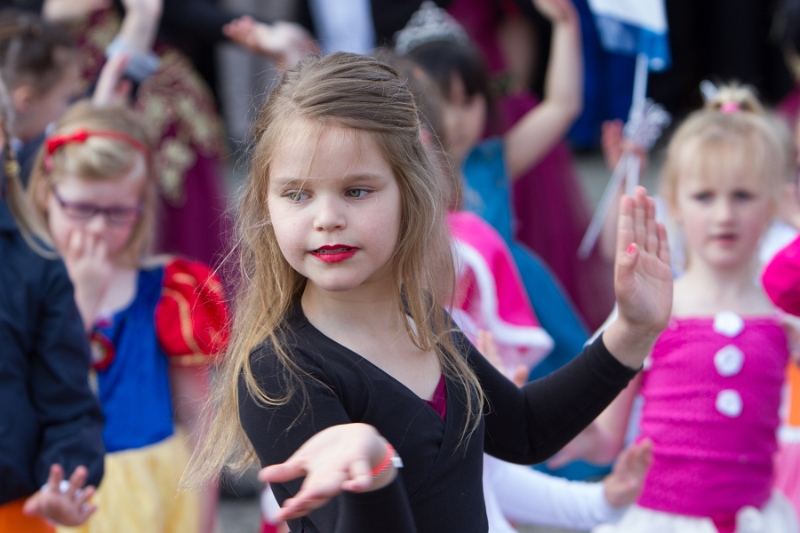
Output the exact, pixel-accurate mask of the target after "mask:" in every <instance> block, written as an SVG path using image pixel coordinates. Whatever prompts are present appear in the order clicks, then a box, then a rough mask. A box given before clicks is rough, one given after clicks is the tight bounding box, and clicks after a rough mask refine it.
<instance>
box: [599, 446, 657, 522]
mask: <svg viewBox="0 0 800 533" xmlns="http://www.w3.org/2000/svg"><path fill="white" fill-rule="evenodd" d="M652 462H653V442H652V441H651V440H649V439H645V440H643V441H642V442H639V443H637V444H631V445H630V446H628V447H627V448H625V449H624V450H622V453H620V454H619V457H618V458H617V461H616V462H615V463H614V469H613V470H612V471H611V473H610V474H609V475H608V476H607V477H606V478H605V479H604V480H603V493H604V494H605V497H606V500H607V501H608V503H610V504H611V506H612V507H625V506H626V505H630V504H632V503H633V502H635V501H636V498H638V497H639V494H640V493H641V492H642V488H643V487H644V480H645V477H646V476H647V471H648V470H649V469H650V465H651V464H652Z"/></svg>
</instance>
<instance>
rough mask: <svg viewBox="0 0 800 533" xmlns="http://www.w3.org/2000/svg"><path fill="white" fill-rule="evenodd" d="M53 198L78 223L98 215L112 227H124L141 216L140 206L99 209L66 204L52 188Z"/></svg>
mask: <svg viewBox="0 0 800 533" xmlns="http://www.w3.org/2000/svg"><path fill="white" fill-rule="evenodd" d="M53 196H54V197H55V199H56V201H57V202H58V205H59V206H61V209H62V210H63V211H64V214H66V215H67V216H68V217H69V218H71V219H73V220H76V221H79V222H88V221H89V220H91V219H93V218H94V217H95V216H97V215H98V214H102V215H103V216H104V217H106V221H108V223H109V224H112V225H114V226H126V225H128V224H132V223H133V222H135V221H136V220H138V219H139V217H140V216H142V206H138V207H123V206H111V207H101V206H99V205H95V204H88V203H84V202H67V201H66V200H64V199H63V198H61V196H59V194H58V191H57V190H56V188H55V187H53Z"/></svg>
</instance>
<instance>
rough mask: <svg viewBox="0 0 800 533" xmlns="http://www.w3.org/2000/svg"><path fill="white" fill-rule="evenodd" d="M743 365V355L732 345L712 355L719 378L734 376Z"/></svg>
mask: <svg viewBox="0 0 800 533" xmlns="http://www.w3.org/2000/svg"><path fill="white" fill-rule="evenodd" d="M743 365H744V353H743V352H742V351H741V350H740V349H739V348H737V347H736V346H734V345H733V344H729V345H727V346H725V347H724V348H722V349H720V351H718V352H717V353H716V354H715V355H714V366H715V367H716V368H717V372H719V375H720V376H725V377H729V376H735V375H736V374H738V373H739V372H740V371H741V370H742V366H743Z"/></svg>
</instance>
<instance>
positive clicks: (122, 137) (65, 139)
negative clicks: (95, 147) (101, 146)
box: [44, 128, 150, 171]
mask: <svg viewBox="0 0 800 533" xmlns="http://www.w3.org/2000/svg"><path fill="white" fill-rule="evenodd" d="M89 137H105V138H107V139H116V140H118V141H122V142H124V143H127V144H129V145H131V146H133V147H134V148H135V149H137V150H138V151H139V152H141V154H142V155H143V156H144V157H145V159H146V160H147V166H150V150H148V149H147V146H145V145H144V143H143V142H142V141H140V140H139V139H136V138H134V137H131V136H130V135H127V134H125V133H122V132H119V131H112V130H87V129H85V128H80V129H77V130H75V131H73V132H70V133H61V134H58V135H53V136H51V137H48V138H47V140H45V142H44V147H45V150H46V152H47V155H45V158H44V168H45V170H48V171H49V170H51V169H52V168H53V157H52V156H53V152H55V151H56V150H58V149H59V148H61V147H62V146H64V145H65V144H68V143H85V142H86V139H88V138H89Z"/></svg>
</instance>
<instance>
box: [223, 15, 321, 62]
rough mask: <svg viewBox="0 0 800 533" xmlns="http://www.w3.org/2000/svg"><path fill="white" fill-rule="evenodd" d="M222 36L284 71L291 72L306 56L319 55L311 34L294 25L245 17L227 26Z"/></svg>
mask: <svg viewBox="0 0 800 533" xmlns="http://www.w3.org/2000/svg"><path fill="white" fill-rule="evenodd" d="M222 33H223V34H225V36H226V37H227V38H228V39H230V40H231V41H233V42H235V43H236V44H238V45H239V46H241V47H243V48H246V49H247V50H250V51H251V52H253V53H256V54H259V55H263V56H265V57H267V58H268V59H270V60H272V61H274V62H275V64H276V66H277V68H278V69H280V70H286V69H288V68H291V67H293V66H294V65H295V64H297V62H298V61H300V60H301V59H303V57H305V56H306V54H309V53H312V52H318V51H319V48H318V47H317V43H316V42H315V41H314V38H313V37H312V36H311V34H310V33H308V31H306V29H305V28H303V27H302V26H300V25H299V24H295V23H293V22H275V23H273V24H264V23H263V22H258V21H256V20H254V19H253V18H252V17H248V16H244V17H240V18H238V19H235V20H232V21H231V22H229V23H228V24H226V25H225V26H224V27H223V28H222Z"/></svg>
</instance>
